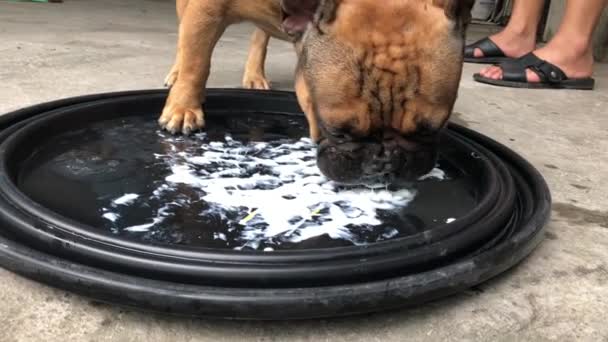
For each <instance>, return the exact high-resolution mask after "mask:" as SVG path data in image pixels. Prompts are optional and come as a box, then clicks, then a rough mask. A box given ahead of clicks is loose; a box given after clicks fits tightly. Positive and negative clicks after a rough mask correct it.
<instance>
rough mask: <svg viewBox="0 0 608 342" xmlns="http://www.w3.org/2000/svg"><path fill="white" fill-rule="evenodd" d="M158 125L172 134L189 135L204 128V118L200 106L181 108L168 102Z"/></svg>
mask: <svg viewBox="0 0 608 342" xmlns="http://www.w3.org/2000/svg"><path fill="white" fill-rule="evenodd" d="M158 123H159V124H160V126H161V127H162V128H163V129H165V130H167V131H169V132H171V133H172V134H177V133H180V132H181V133H183V134H185V135H189V134H191V133H192V132H195V131H198V130H200V129H201V128H203V127H204V126H205V116H204V113H203V109H202V108H201V107H200V106H198V107H196V106H181V105H178V104H174V103H172V102H171V101H170V100H168V101H167V104H166V105H165V108H164V109H163V113H162V115H161V116H160V119H158Z"/></svg>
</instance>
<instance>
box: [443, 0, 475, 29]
mask: <svg viewBox="0 0 608 342" xmlns="http://www.w3.org/2000/svg"><path fill="white" fill-rule="evenodd" d="M433 4H434V5H436V6H439V7H443V9H444V11H445V15H446V16H447V17H448V18H450V19H452V20H455V21H456V22H458V23H459V24H460V25H461V26H466V25H468V24H469V23H470V22H471V10H472V9H473V6H474V5H475V0H433Z"/></svg>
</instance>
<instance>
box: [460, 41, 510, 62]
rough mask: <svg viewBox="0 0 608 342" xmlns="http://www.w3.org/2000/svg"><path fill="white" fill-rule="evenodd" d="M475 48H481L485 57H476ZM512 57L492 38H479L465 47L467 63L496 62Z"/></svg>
mask: <svg viewBox="0 0 608 342" xmlns="http://www.w3.org/2000/svg"><path fill="white" fill-rule="evenodd" d="M475 49H479V50H481V52H482V53H483V57H475ZM510 59H511V58H510V57H507V56H506V55H505V53H504V52H503V51H502V49H501V48H499V47H498V45H496V43H494V42H493V41H492V40H491V39H490V38H484V39H481V40H478V41H476V42H475V43H473V44H470V45H467V46H466V47H465V48H464V61H465V62H467V63H479V64H496V63H502V62H505V61H508V60H510Z"/></svg>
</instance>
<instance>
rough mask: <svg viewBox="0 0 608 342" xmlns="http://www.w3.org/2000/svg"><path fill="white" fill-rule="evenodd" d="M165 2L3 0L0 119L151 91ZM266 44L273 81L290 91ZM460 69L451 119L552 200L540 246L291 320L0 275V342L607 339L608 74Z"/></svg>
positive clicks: (241, 48) (283, 52) (218, 69)
mask: <svg viewBox="0 0 608 342" xmlns="http://www.w3.org/2000/svg"><path fill="white" fill-rule="evenodd" d="M171 3H172V1H160V0H157V1H152V0H147V1H144V0H138V1H135V0H134V1H128V2H127V1H120V0H104V1H88V0H79V1H67V2H66V3H63V4H57V5H46V4H24V3H20V4H15V3H11V2H6V1H0V80H1V82H0V84H1V89H0V112H7V111H9V110H11V109H16V108H18V107H22V106H26V105H28V104H33V103H38V102H42V101H46V100H50V99H57V98H62V97H66V96H72V95H79V94H86V93H94V92H104V91H117V90H124V89H141V88H156V87H158V86H159V85H160V83H161V80H162V79H163V77H164V76H165V73H166V72H167V71H168V69H169V66H170V64H171V63H172V60H173V51H174V46H175V40H176V35H175V20H174V16H173V5H172V4H171ZM249 31H250V28H249V27H247V26H241V27H235V28H233V29H231V30H230V31H229V33H228V34H227V35H226V36H225V37H224V38H223V40H222V42H221V43H220V46H219V48H218V51H217V53H216V56H215V65H214V72H213V76H212V80H211V85H212V86H229V87H235V86H238V85H239V84H240V79H241V72H242V66H243V64H244V58H245V55H246V46H247V41H248V33H249ZM293 65H294V55H293V53H292V52H291V48H290V47H289V46H288V45H287V44H284V43H280V42H273V43H272V48H271V50H270V60H269V63H268V71H269V75H270V77H271V78H272V80H273V81H274V83H275V86H277V87H280V88H289V87H290V86H291V79H292V78H291V73H292V69H293ZM477 68H478V67H477V66H471V65H467V66H466V68H465V71H464V77H463V81H462V90H461V95H460V98H459V100H458V104H457V106H456V111H457V112H458V113H457V114H456V115H455V119H456V120H459V121H460V122H463V123H465V124H467V125H468V126H469V127H472V128H474V129H476V130H479V131H481V132H483V133H485V134H488V135H490V136H492V137H494V138H496V139H497V140H499V141H501V142H503V143H505V144H507V145H509V146H511V147H512V148H514V149H515V150H517V151H518V152H520V153H522V154H523V155H524V156H525V157H527V158H529V160H531V161H532V163H533V164H534V165H536V166H537V167H538V168H539V169H540V170H541V171H542V173H543V174H544V175H545V176H546V178H547V180H548V182H549V184H550V186H551V189H552V190H553V196H554V200H555V206H554V216H553V220H552V221H551V224H550V226H549V233H548V234H547V239H546V241H545V242H544V243H543V244H542V246H541V247H540V248H539V249H538V250H537V251H536V252H535V253H534V254H533V255H532V256H531V257H530V258H529V259H528V260H527V261H526V262H525V263H523V264H522V265H521V266H520V267H518V268H517V269H516V270H514V271H512V272H509V273H508V274H507V275H505V276H502V277H500V278H499V279H496V280H494V281H491V282H490V283H487V284H485V285H483V286H481V287H480V288H479V289H478V290H476V291H471V292H469V293H466V294H463V295H460V296H458V297H455V298H451V299H448V300H443V301H440V302H437V303H433V304H430V305H425V306H421V307H419V308H417V309H413V310H404V311H399V312H391V313H382V314H375V315H368V316H365V317H357V318H348V319H339V320H322V321H307V322H296V323H253V322H249V323H247V322H226V321H212V320H197V319H182V318H167V317H162V316H159V315H154V314H148V313H141V312H135V311H130V310H125V309H121V308H117V307H111V306H107V305H100V304H95V303H93V302H91V301H90V300H88V299H85V298H80V297H77V296H74V295H71V294H69V293H65V292H62V291H58V290H54V289H50V288H48V287H46V286H43V285H39V284H37V283H34V282H31V281H29V280H26V279H23V278H21V277H18V276H16V275H14V274H12V273H9V272H7V271H4V270H2V269H0V341H3V342H12V341H95V342H97V341H149V342H154V341H237V340H253V341H287V340H294V341H404V340H413V341H419V340H420V341H421V340H429V341H460V340H468V341H478V340H479V341H484V340H485V341H517V340H521V341H544V340H554V341H574V340H580V341H602V340H604V341H608V325H607V324H606V317H607V314H608V266H607V263H608V249H607V248H606V246H608V211H607V209H606V207H607V206H608V195H607V192H608V182H607V181H606V178H608V177H607V176H608V92H607V90H608V65H599V66H598V68H597V75H596V77H597V79H598V81H599V85H598V89H597V90H596V91H594V92H575V91H563V92H562V91H526V90H507V89H499V88H492V87H488V86H483V85H479V84H476V83H474V82H473V81H472V79H471V75H472V73H473V72H474V71H476V70H477Z"/></svg>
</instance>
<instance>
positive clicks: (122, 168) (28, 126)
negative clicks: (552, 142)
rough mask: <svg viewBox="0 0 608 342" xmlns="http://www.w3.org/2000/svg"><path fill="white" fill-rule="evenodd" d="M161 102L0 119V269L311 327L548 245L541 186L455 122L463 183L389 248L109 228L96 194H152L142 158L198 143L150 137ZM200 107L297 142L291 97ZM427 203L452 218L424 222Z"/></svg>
mask: <svg viewBox="0 0 608 342" xmlns="http://www.w3.org/2000/svg"><path fill="white" fill-rule="evenodd" d="M166 95H167V93H166V91H162V90H150V91H135V92H123V93H110V94H100V95H92V96H84V97H77V98H72V99H66V100H60V101H55V102H51V103H46V104H42V105H38V106H34V107H30V108H26V109H23V110H19V111H16V112H13V113H9V114H6V115H4V116H2V117H0V130H1V131H0V174H1V175H2V177H0V222H1V230H0V266H2V267H5V268H7V269H9V270H11V271H13V272H16V273H18V274H21V275H23V276H26V277H28V278H32V279H35V280H38V281H41V282H44V283H47V284H49V285H52V286H56V287H59V288H63V289H66V290H69V291H73V292H76V293H78V294H81V295H84V296H88V297H91V298H94V299H96V300H100V301H106V302H110V303H114V304H118V305H126V306H133V307H138V308H141V309H150V310H155V311H161V312H166V313H172V314H183V315H196V316H207V317H222V318H233V319H260V320H270V319H281V320H282V319H305V318H318V317H332V316H344V315H352V314H358V313H366V312H373V311H379V310H386V309H392V308H398V307H404V306H409V305H414V304H419V303H422V302H425V301H428V300H432V299H435V298H439V297H443V296H447V295H450V294H454V293H457V292H459V291H462V290H465V289H467V288H470V287H472V286H475V285H478V284H479V283H481V282H484V281H486V280H488V279H490V278H492V277H494V276H496V275H498V274H500V273H502V272H504V271H505V270H507V269H509V268H511V267H513V266H515V265H516V264H517V263H518V262H520V261H521V260H522V259H523V258H525V257H526V256H527V255H528V254H530V253H531V252H532V250H533V249H534V248H535V247H536V246H537V245H538V244H539V243H540V241H541V240H542V238H543V236H544V234H543V227H544V225H545V224H546V222H547V221H548V219H549V214H550V205H551V199H550V193H549V190H548V188H547V185H546V183H545V181H544V180H543V178H542V176H541V175H540V174H539V173H538V172H537V171H536V170H535V169H534V168H533V167H532V166H531V165H530V164H529V163H527V162H526V161H525V160H523V159H522V158H521V157H519V156H518V155H517V154H515V153H514V152H512V151H511V150H509V149H508V148H506V147H504V146H502V145H500V144H498V143H497V142H495V141H493V140H491V139H489V138H487V137H485V136H483V135H480V134H478V133H475V132H473V131H471V130H469V129H466V128H463V127H460V126H457V125H450V127H449V129H448V131H447V132H446V134H445V135H444V137H443V138H442V145H441V146H442V148H441V153H440V154H441V156H442V157H441V163H442V165H444V166H445V167H446V168H448V169H451V170H454V171H453V172H454V174H457V175H458V177H454V178H458V179H459V180H458V181H454V182H451V183H449V182H448V183H445V184H442V185H437V184H435V185H434V184H433V183H432V182H430V183H421V184H420V185H418V186H420V188H421V189H422V190H424V193H426V194H428V195H427V196H426V197H425V196H422V198H421V199H420V200H419V202H417V203H416V202H415V203H414V205H412V208H411V209H410V211H411V212H403V213H401V214H400V215H401V216H399V220H400V221H395V222H398V223H399V224H401V226H400V227H398V228H399V229H397V230H396V232H397V234H393V235H394V237H392V238H390V239H385V240H382V241H380V240H377V241H375V242H372V243H366V244H363V245H349V244H348V243H343V242H339V243H337V242H336V241H335V240H332V239H328V238H327V237H322V238H319V239H313V240H310V241H308V242H306V243H301V244H289V245H288V244H286V245H285V248H284V249H281V250H274V251H272V252H267V251H263V250H235V249H234V248H227V247H226V246H229V245H230V244H229V243H228V242H226V243H225V245H226V246H224V245H222V246H220V245H218V243H217V241H216V240H213V239H212V238H210V237H209V236H210V235H209V232H210V231H218V230H219V229H224V228H223V226H222V224H220V223H218V222H216V221H208V220H207V221H200V220H202V219H200V218H194V219H192V220H194V221H193V222H194V223H192V222H190V221H191V219H190V218H189V217H191V216H189V212H188V211H187V209H188V208H186V209H183V210H185V211H184V212H183V213H182V214H181V215H182V216H184V215H185V217H186V218H185V219H181V221H179V222H178V223H175V222H173V223H171V224H167V225H166V226H167V227H168V226H171V227H173V228H166V227H163V225H159V226H161V228H159V230H157V231H155V233H156V235H154V236H155V237H154V238H152V237H151V235H150V234H148V235H144V234H139V235H137V234H121V233H120V232H119V233H117V231H115V230H114V231H113V230H112V229H105V228H104V227H103V224H102V221H99V217H98V216H99V215H97V214H98V213H100V212H101V211H100V210H101V207H102V204H100V203H101V202H99V201H100V200H98V198H105V197H108V196H110V195H111V194H113V192H112V191H115V190H113V189H119V190H120V191H123V190H124V189H137V190H141V191H151V190H150V189H149V188H150V186H149V184H150V183H151V182H152V181H153V180H155V179H156V178H154V177H157V178H158V177H161V176H162V172H164V171H163V169H160V168H159V167H157V166H155V165H156V164H155V163H154V161H153V160H152V159H150V156H152V155H155V154H158V153H160V152H159V151H161V150H163V149H166V148H168V146H169V148H175V146H182V147H183V146H185V145H188V144H191V145H192V144H193V143H192V141H189V140H187V139H183V138H182V139H181V140H178V141H176V140H171V141H172V142H171V143H167V141H169V140H170V139H172V138H168V137H167V136H166V135H163V134H161V133H159V132H157V131H156V130H157V128H156V127H155V126H154V125H155V118H156V115H157V114H158V113H159V112H160V110H161V109H162V105H163V104H164V100H165V98H166ZM205 110H206V115H207V120H206V121H207V130H208V135H209V136H221V135H222V134H224V133H227V132H228V133H230V134H234V136H235V137H236V139H241V138H242V139H245V140H256V139H261V140H265V141H273V140H277V139H282V138H286V137H287V138H298V137H303V136H305V135H306V132H307V130H306V122H305V120H304V118H303V115H302V113H301V111H300V109H299V107H298V105H297V101H296V99H295V96H294V95H293V94H292V93H287V92H252V91H245V90H223V89H216V90H210V91H209V93H208V100H207V104H206V108H205ZM85 145H86V146H88V147H86V148H85V147H82V146H85ZM83 151H84V152H83ZM91 151H93V152H94V153H93V152H91ZM91 153H93V154H94V156H93V157H91V156H92V155H93V154H91ZM66 156H67V157H66ZM79 158H81V159H82V160H81V159H79ZM75 165H76V166H75ZM108 165H110V166H108ZM75 168H76V169H75ZM66 170H67V171H66ZM66 174H69V175H70V176H69V177H66V176H65V175H66ZM119 190H116V191H119ZM422 190H421V192H423V191H422ZM104 196H105V197H104ZM436 201H438V202H436ZM442 201H443V202H442ZM429 203H440V204H441V205H439V207H441V208H442V210H443V211H445V212H446V214H445V215H444V216H442V217H443V218H445V217H446V215H448V214H451V213H456V214H454V215H458V217H457V219H450V220H449V222H444V221H442V220H443V219H442V220H439V221H437V220H430V218H431V217H434V216H433V213H431V212H429V211H430V210H431V209H432V210H435V209H433V206H432V205H429ZM161 204H162V203H161ZM159 205H160V204H159ZM144 206H153V204H150V205H148V204H147V203H144ZM429 208H430V209H429ZM190 209H191V208H190ZM104 210H105V209H104ZM140 210H143V209H140ZM414 211H416V212H414ZM189 220H190V221H189ZM197 220H199V221H197ZM435 221H437V222H435ZM104 222H105V221H104ZM176 222H177V221H176ZM184 226H187V227H186V228H184ZM165 228H166V229H165ZM176 234H177V235H176ZM370 234H371V233H370ZM158 236H163V239H159V238H158ZM176 236H177V237H176ZM224 247H226V248H224ZM229 247H231V246H229Z"/></svg>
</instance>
